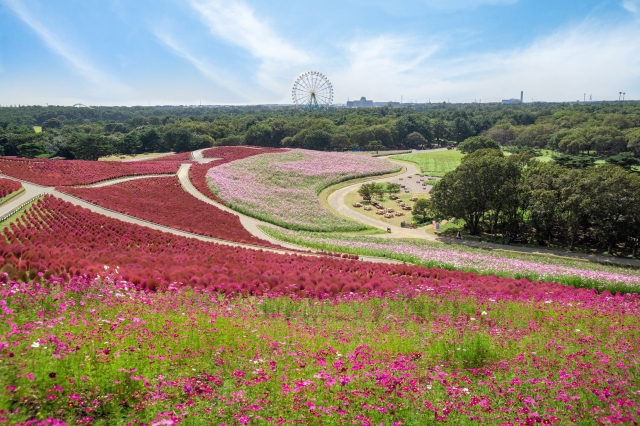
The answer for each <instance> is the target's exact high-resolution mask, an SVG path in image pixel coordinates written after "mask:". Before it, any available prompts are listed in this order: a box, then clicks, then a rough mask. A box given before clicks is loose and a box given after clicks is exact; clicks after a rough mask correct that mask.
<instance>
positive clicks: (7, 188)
mask: <svg viewBox="0 0 640 426" xmlns="http://www.w3.org/2000/svg"><path fill="white" fill-rule="evenodd" d="M20 188H22V184H21V183H20V182H18V181H15V180H12V179H3V178H0V198H4V197H6V196H7V195H10V194H12V193H14V192H16V191H17V190H19V189H20Z"/></svg>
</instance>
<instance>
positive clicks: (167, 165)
mask: <svg viewBox="0 0 640 426" xmlns="http://www.w3.org/2000/svg"><path fill="white" fill-rule="evenodd" d="M179 167H180V162H178V161H166V160H165V161H134V162H121V161H83V160H47V159H38V160H28V159H21V158H9V157H0V173H2V174H5V175H9V176H12V177H15V178H17V179H22V180H26V181H28V182H33V183H36V184H38V185H44V186H71V185H87V184H90V183H96V182H100V181H103V180H108V179H115V178H119V177H125V176H140V175H155V174H174V173H177V171H178V168H179Z"/></svg>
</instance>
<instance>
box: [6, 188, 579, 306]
mask: <svg viewBox="0 0 640 426" xmlns="http://www.w3.org/2000/svg"><path fill="white" fill-rule="evenodd" d="M3 234H4V236H5V238H6V241H3V242H2V243H1V244H0V254H1V257H0V267H1V268H2V269H1V270H2V271H5V272H7V273H8V274H9V279H21V280H24V281H29V280H31V279H36V278H37V277H38V273H40V272H42V273H43V274H44V277H45V278H48V277H50V276H59V277H62V278H64V279H68V278H70V277H72V276H78V275H83V274H88V275H89V276H91V277H93V276H96V275H97V274H100V273H102V272H103V268H104V266H105V265H107V266H108V267H111V268H118V271H119V273H120V275H121V276H122V279H124V280H126V281H130V282H132V283H134V284H135V285H136V286H138V287H139V288H141V289H149V290H157V289H166V288H169V286H171V285H173V286H178V287H180V286H191V287H197V288H208V289H211V290H214V291H219V292H221V293H225V294H244V295H264V294H268V293H278V294H289V295H295V296H298V297H328V296H332V295H337V294H349V293H368V292H372V291H377V292H380V293H384V292H388V291H394V290H396V289H399V288H407V287H409V288H410V287H412V286H416V285H428V286H433V287H437V286H440V285H443V284H449V283H451V282H456V283H458V284H459V285H461V286H464V287H468V288H473V289H474V290H475V291H479V292H484V293H486V294H494V293H502V294H511V295H514V296H519V295H522V297H525V298H527V299H530V298H537V299H540V298H545V297H547V295H549V294H556V295H559V294H564V293H570V294H574V292H575V291H576V290H574V289H571V288H568V287H565V286H562V285H559V284H553V283H540V282H532V281H528V280H524V279H523V280H514V279H509V278H497V277H487V276H478V275H476V274H474V273H462V272H458V271H446V270H441V269H427V268H423V267H419V266H408V265H388V264H378V263H369V262H358V261H355V260H345V259H338V258H333V257H313V256H300V255H284V254H276V253H270V252H264V251H262V250H250V249H243V248H237V247H229V246H223V245H219V244H214V243H207V242H203V241H200V240H196V239H192V238H186V237H180V236H176V235H173V234H168V233H164V232H161V231H156V230H152V229H149V228H145V227H142V226H138V225H134V224H128V223H125V222H121V221H119V220H116V219H111V218H108V217H105V216H102V215H99V214H97V213H93V212H91V211H89V210H87V209H84V208H81V207H77V206H74V205H72V204H71V203H67V202H65V201H62V200H60V199H58V198H55V197H53V196H45V198H44V199H42V200H40V201H38V202H37V203H35V204H34V205H33V206H32V207H31V208H30V209H29V210H27V212H26V213H25V214H24V215H23V216H22V217H20V218H19V219H18V220H16V221H15V222H13V223H11V225H10V226H9V227H7V228H4V230H3ZM584 291H586V290H584Z"/></svg>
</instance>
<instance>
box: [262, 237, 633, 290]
mask: <svg viewBox="0 0 640 426" xmlns="http://www.w3.org/2000/svg"><path fill="white" fill-rule="evenodd" d="M263 230H264V231H265V232H267V233H268V234H269V235H271V236H272V237H275V238H278V239H281V240H283V241H286V242H291V243H294V244H297V245H302V246H307V247H311V248H315V249H320V250H331V251H339V252H346V253H358V254H361V255H370V256H378V257H390V258H394V259H398V260H402V261H405V262H410V263H414V264H419V265H423V266H429V267H438V268H447V269H459V270H471V271H475V272H479V273H483V274H508V275H511V276H525V277H528V278H531V279H533V280H535V281H554V282H561V283H566V284H571V285H576V286H581V287H584V286H588V287H593V288H597V289H599V290H603V289H609V290H611V291H623V292H636V293H637V292H640V273H639V272H638V270H636V269H629V268H624V267H620V266H618V267H616V266H612V265H601V264H597V263H592V262H584V261H582V260H580V259H576V260H571V259H569V258H560V257H558V256H546V257H542V256H541V255H539V254H537V255H531V254H527V253H513V252H511V253H510V252H502V253H500V252H498V251H495V252H488V251H487V250H483V249H476V248H470V247H464V246H454V247H452V246H451V245H445V244H442V243H430V242H426V241H419V240H415V239H386V238H374V237H371V236H367V237H362V236H350V235H345V234H338V233H334V234H328V233H323V234H318V233H317V232H300V231H290V230H285V229H279V230H276V229H273V228H270V227H263Z"/></svg>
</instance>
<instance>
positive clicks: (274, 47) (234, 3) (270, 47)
mask: <svg viewBox="0 0 640 426" xmlns="http://www.w3.org/2000/svg"><path fill="white" fill-rule="evenodd" d="M189 4H190V5H191V7H192V8H193V9H194V10H195V11H196V12H198V13H199V14H200V15H201V18H202V20H203V21H204V22H205V24H206V25H207V26H208V27H209V29H210V30H211V32H212V33H213V34H214V35H216V36H218V37H221V38H223V39H225V40H226V41H227V42H229V43H231V44H233V45H236V46H239V47H241V48H242V49H244V50H246V51H248V52H249V53H250V54H251V55H252V56H253V57H254V58H256V59H257V60H259V61H260V64H261V65H260V70H259V72H258V75H257V77H258V82H259V84H261V85H262V86H263V87H265V88H267V89H269V90H271V91H273V92H276V93H282V90H283V89H284V88H285V87H286V85H287V84H289V80H291V75H288V74H290V73H291V72H292V71H293V70H295V73H297V72H299V71H300V69H299V68H300V67H301V66H302V65H305V64H307V63H309V62H310V58H309V56H308V55H307V53H306V52H304V51H303V50H301V49H298V48H296V47H294V46H293V45H292V44H291V43H289V42H288V41H286V40H284V39H283V38H282V37H280V36H279V35H278V34H277V33H276V32H275V31H274V30H273V29H272V28H271V26H270V25H269V24H268V23H267V22H266V21H264V20H260V19H258V17H256V14H255V13H254V11H253V10H252V9H251V8H250V7H249V6H247V5H246V4H244V3H242V2H240V1H238V0H189ZM283 76H287V77H283ZM283 78H286V80H283ZM285 81H286V83H285Z"/></svg>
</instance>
